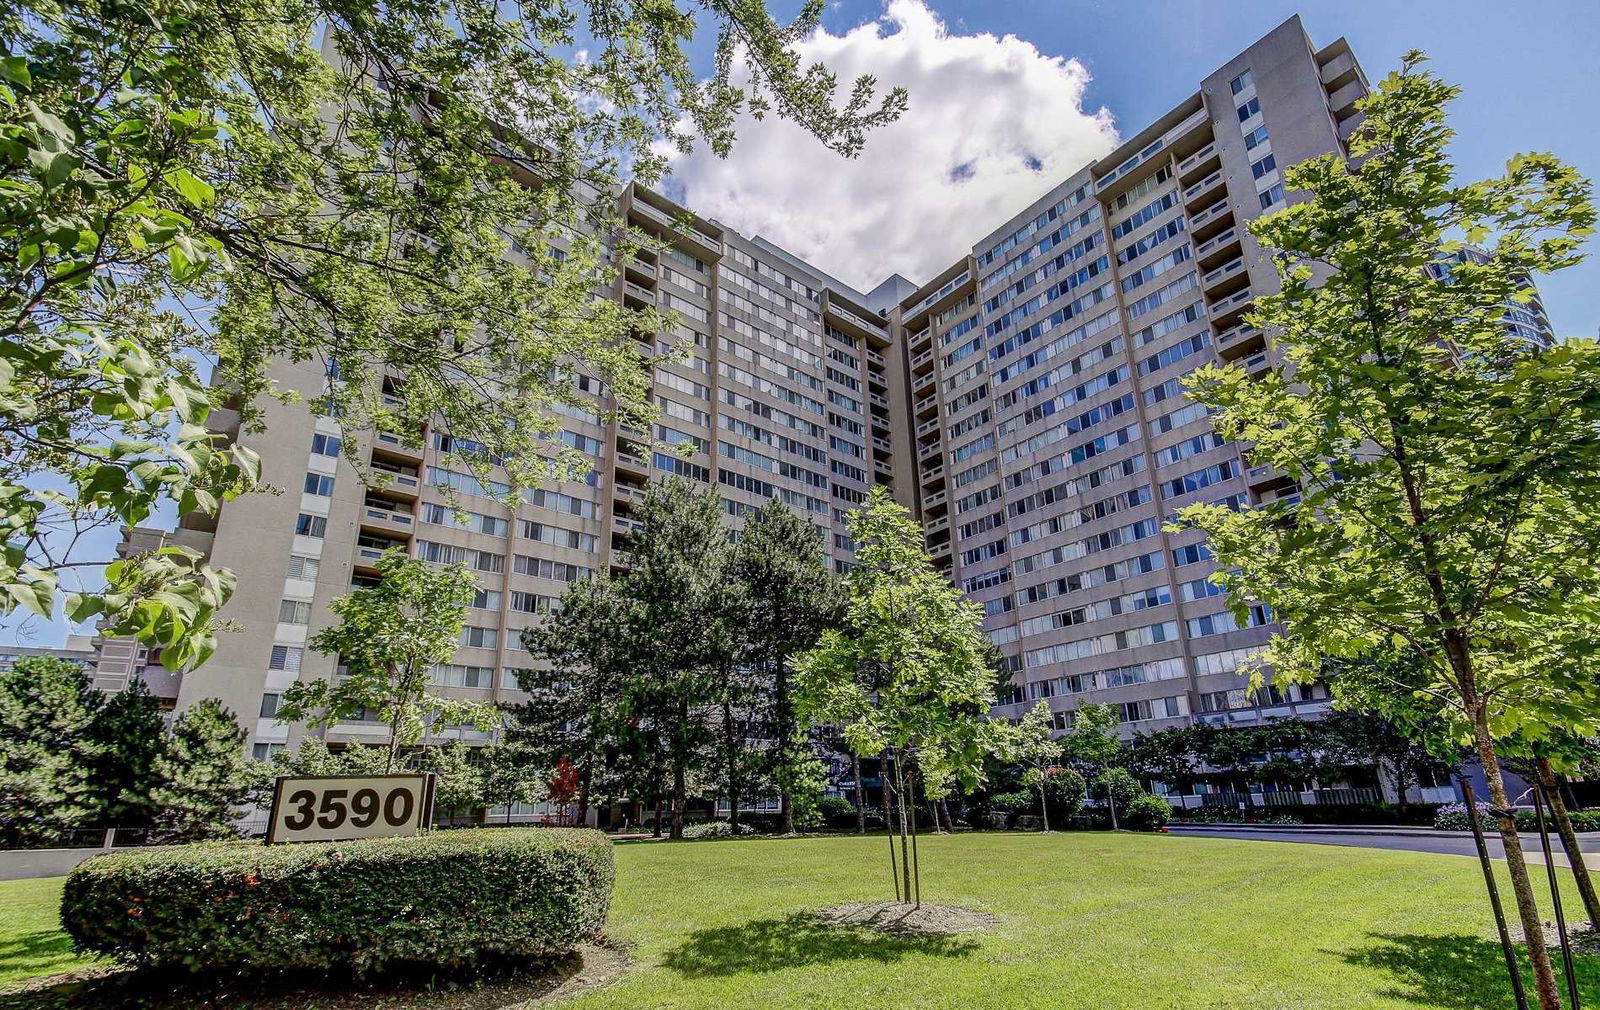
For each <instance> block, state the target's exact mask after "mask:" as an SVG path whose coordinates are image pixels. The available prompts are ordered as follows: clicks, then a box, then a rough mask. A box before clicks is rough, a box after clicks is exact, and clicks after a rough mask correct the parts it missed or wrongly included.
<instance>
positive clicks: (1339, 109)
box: [1328, 81, 1367, 117]
mask: <svg viewBox="0 0 1600 1010" xmlns="http://www.w3.org/2000/svg"><path fill="white" fill-rule="evenodd" d="M1366 93H1367V89H1366V88H1364V87H1362V86H1361V82H1360V81H1351V82H1350V83H1349V84H1346V85H1345V86H1344V87H1342V88H1339V89H1338V90H1337V91H1334V92H1333V93H1332V94H1330V95H1329V96H1328V108H1330V109H1332V110H1333V114H1334V116H1335V117H1339V116H1341V115H1343V114H1344V113H1345V111H1346V110H1349V109H1354V108H1355V104H1356V99H1358V98H1360V97H1362V96H1363V95H1365V94H1366Z"/></svg>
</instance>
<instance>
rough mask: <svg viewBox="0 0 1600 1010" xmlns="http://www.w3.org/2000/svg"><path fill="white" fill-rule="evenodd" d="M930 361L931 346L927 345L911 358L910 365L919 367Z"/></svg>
mask: <svg viewBox="0 0 1600 1010" xmlns="http://www.w3.org/2000/svg"><path fill="white" fill-rule="evenodd" d="M931 361H933V348H932V347H929V348H928V349H927V350H925V351H923V352H922V353H921V354H918V355H916V356H915V357H913V358H912V359H911V367H912V368H921V367H922V366H923V365H926V364H928V363H930V362H931Z"/></svg>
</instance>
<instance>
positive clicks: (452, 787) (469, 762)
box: [416, 740, 485, 818]
mask: <svg viewBox="0 0 1600 1010" xmlns="http://www.w3.org/2000/svg"><path fill="white" fill-rule="evenodd" d="M474 750H476V748H473V747H468V746H467V745H466V744H464V743H462V742H461V741H459V740H450V741H448V742H446V743H443V744H440V745H439V746H437V747H429V748H428V749H427V752H426V753H425V754H424V755H421V756H420V758H419V761H418V762H417V765H416V767H417V770H419V771H429V772H432V773H433V777H434V782H433V809H434V813H435V814H436V815H437V814H439V813H443V814H444V815H445V816H446V817H449V818H455V817H456V816H457V815H460V814H467V815H471V814H473V813H475V812H476V811H478V810H481V809H482V808H483V807H484V806H485V803H484V777H483V765H482V764H481V763H480V762H479V760H478V756H477V755H476V754H475V753H473V751H474Z"/></svg>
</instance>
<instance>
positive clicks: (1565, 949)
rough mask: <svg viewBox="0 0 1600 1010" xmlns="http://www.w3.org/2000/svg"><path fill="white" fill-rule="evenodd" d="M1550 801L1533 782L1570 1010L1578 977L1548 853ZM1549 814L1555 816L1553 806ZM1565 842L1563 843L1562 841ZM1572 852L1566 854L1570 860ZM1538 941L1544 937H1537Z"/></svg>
mask: <svg viewBox="0 0 1600 1010" xmlns="http://www.w3.org/2000/svg"><path fill="white" fill-rule="evenodd" d="M1549 802H1550V797H1548V796H1546V795H1545V792H1544V786H1542V785H1540V784H1539V783H1537V782H1535V783H1534V785H1533V809H1534V810H1535V811H1537V812H1538V815H1539V818H1538V819H1539V844H1540V845H1541V846H1543V847H1544V868H1545V872H1546V873H1547V874H1549V877H1550V904H1551V905H1553V906H1554V907H1555V910H1556V935H1557V936H1559V937H1560V938H1561V967H1563V968H1564V969H1566V972H1567V1000H1568V1002H1570V1003H1571V1004H1572V1010H1578V977H1577V975H1576V974H1574V973H1573V970H1572V943H1571V942H1570V941H1569V940H1568V939H1567V917H1566V915H1565V914H1564V913H1563V912H1562V911H1561V887H1560V885H1559V884H1558V883H1557V882H1556V861H1555V857H1554V856H1552V855H1551V853H1550V830H1549V827H1548V826H1547V825H1546V824H1545V820H1544V808H1545V804H1547V803H1549ZM1551 816H1552V817H1553V816H1555V810H1554V808H1552V809H1551ZM1563 844H1565V843H1563ZM1571 859H1572V854H1571V853H1568V854H1567V860H1568V861H1569V862H1570V861H1571ZM1539 940H1540V942H1541V943H1542V942H1543V941H1544V937H1542V936H1541V937H1540V938H1539Z"/></svg>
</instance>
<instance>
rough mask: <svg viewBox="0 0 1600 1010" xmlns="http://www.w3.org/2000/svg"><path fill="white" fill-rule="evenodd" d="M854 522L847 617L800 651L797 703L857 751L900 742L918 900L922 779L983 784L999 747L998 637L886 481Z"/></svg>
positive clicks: (938, 791)
mask: <svg viewBox="0 0 1600 1010" xmlns="http://www.w3.org/2000/svg"><path fill="white" fill-rule="evenodd" d="M849 528H850V536H851V538H852V539H853V540H855V542H856V567H855V568H854V569H852V570H851V572H850V574H849V575H848V576H846V578H845V586H846V602H845V608H844V616H843V622H842V623H843V627H842V628H833V629H829V630H828V631H826V632H824V633H823V636H822V640H821V642H820V643H819V644H818V645H817V647H816V648H814V649H812V650H810V651H809V652H806V653H804V654H803V655H801V656H800V657H799V658H798V659H797V660H796V662H795V670H796V674H797V687H798V699H799V705H800V710H801V712H802V713H803V714H804V715H805V716H806V717H807V718H809V719H811V720H812V721H813V722H818V723H835V724H838V725H841V726H843V727H844V736H845V740H846V741H847V742H848V743H849V745H850V749H851V751H853V752H854V753H857V754H879V753H882V752H884V751H885V750H888V749H892V750H893V752H894V757H895V760H894V762H893V764H892V766H891V767H889V768H886V769H885V771H884V775H885V781H886V782H887V781H888V778H889V776H890V775H892V776H893V778H894V780H895V785H894V791H895V792H896V793H897V794H898V797H899V801H898V803H897V804H896V806H897V808H898V809H897V810H896V811H895V814H894V816H895V819H896V820H897V821H898V824H897V830H898V833H899V835H900V867H899V872H898V875H897V877H896V883H897V889H898V887H900V886H903V893H902V896H903V898H904V899H905V900H906V901H907V902H914V903H917V904H920V903H921V887H920V880H919V879H918V877H917V875H916V874H915V870H914V868H913V863H912V856H911V850H910V847H909V846H908V844H907V838H908V836H910V835H911V833H912V832H914V830H915V823H914V818H915V816H916V814H915V809H916V804H917V800H916V798H915V791H916V789H917V787H918V785H919V784H920V786H921V788H922V792H923V795H924V796H925V797H926V798H928V799H932V800H938V799H941V798H943V797H944V796H945V795H947V794H948V792H949V790H950V788H951V786H952V785H953V784H954V783H957V782H959V783H960V784H961V785H962V786H963V787H965V788H968V789H971V788H973V787H975V786H976V785H977V784H978V781H979V779H980V777H981V772H982V766H983V758H984V756H985V755H986V754H988V753H990V752H992V751H993V750H995V749H997V747H998V745H999V740H998V739H997V733H998V730H997V729H996V726H997V725H998V724H996V723H993V722H991V721H990V720H989V718H988V711H989V705H990V703H991V702H992V701H993V700H994V691H995V687H994V685H995V672H994V670H993V668H992V667H991V666H990V665H989V663H988V661H987V659H988V645H989V638H988V636H987V635H985V634H984V632H983V608H981V607H979V606H978V605H977V604H975V603H973V602H971V601H970V600H968V599H967V598H966V597H965V596H963V595H962V593H961V591H960V590H958V589H956V588H955V587H954V586H952V585H951V584H950V582H949V581H948V580H946V579H945V577H944V576H943V575H941V574H939V573H938V572H937V571H935V570H934V568H933V565H932V563H931V562H930V561H929V559H928V553H927V549H926V548H925V547H924V544H923V534H922V528H921V526H920V525H918V524H917V523H916V522H915V521H914V520H912V518H911V514H910V513H909V512H907V511H906V509H905V508H904V507H902V506H900V505H898V504H896V503H895V501H894V500H893V499H892V498H890V497H889V493H888V492H887V491H886V490H885V489H884V488H882V487H877V488H874V489H873V491H872V493H871V494H870V495H869V496H868V498H867V500H866V502H865V504H864V505H862V507H861V508H859V509H856V510H855V511H853V512H852V513H850V516H849ZM908 764H909V765H910V766H911V767H910V768H908ZM918 780H920V782H919V781H918ZM887 813H888V812H887V811H886V814H887Z"/></svg>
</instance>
